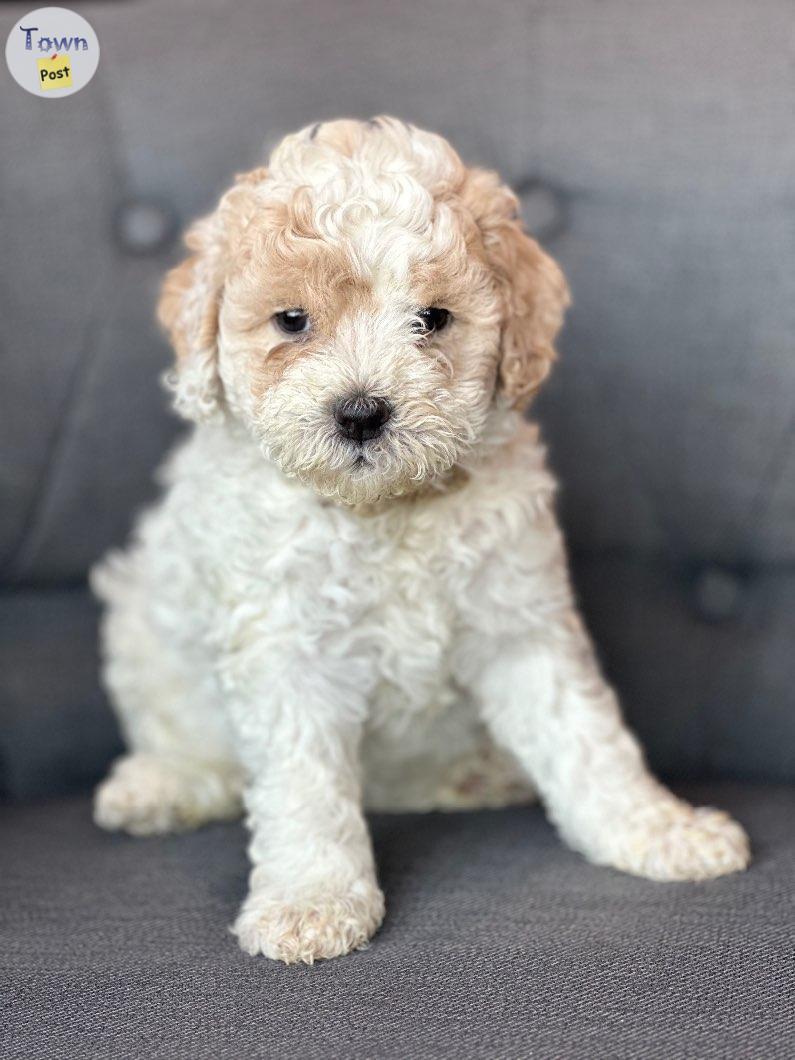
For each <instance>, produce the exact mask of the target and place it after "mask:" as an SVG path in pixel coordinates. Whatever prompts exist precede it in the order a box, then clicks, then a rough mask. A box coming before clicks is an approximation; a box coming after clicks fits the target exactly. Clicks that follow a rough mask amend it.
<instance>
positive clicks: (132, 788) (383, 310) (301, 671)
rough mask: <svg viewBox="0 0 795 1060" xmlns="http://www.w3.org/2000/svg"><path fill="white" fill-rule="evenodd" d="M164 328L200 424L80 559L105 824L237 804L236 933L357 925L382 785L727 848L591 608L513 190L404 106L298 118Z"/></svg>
mask: <svg viewBox="0 0 795 1060" xmlns="http://www.w3.org/2000/svg"><path fill="white" fill-rule="evenodd" d="M187 242H188V246H189V247H190V249H191V251H192V255H191V256H190V257H189V258H188V260H187V261H185V262H184V263H183V264H182V265H180V266H179V267H178V268H176V269H174V270H173V271H172V272H171V273H170V274H169V276H168V278H167V280H166V283H165V287H164V291H163V295H162V301H161V305H160V317H161V320H162V322H163V323H164V325H165V326H166V328H167V329H168V330H169V332H170V335H171V338H172V340H173V343H174V346H175V348H176V353H177V365H176V370H175V372H174V375H173V380H172V385H173V388H174V391H175V395H176V397H175V405H176V408H177V409H178V411H179V412H181V413H182V414H183V415H184V416H186V417H188V418H190V419H192V420H194V421H196V424H197V425H196V427H195V429H194V430H193V433H192V434H191V435H190V437H189V438H188V439H187V441H185V442H184V443H183V444H182V445H181V446H180V447H179V448H178V450H177V451H176V452H175V453H174V454H173V455H172V457H171V458H170V459H169V461H168V463H167V465H166V468H165V471H164V474H163V481H164V483H165V484H166V487H167V489H166V491H165V495H164V497H163V499H162V500H161V502H160V503H159V504H158V505H157V507H156V508H155V509H154V510H152V511H150V512H149V513H148V514H146V515H145V517H144V518H143V519H142V520H141V522H140V524H139V526H138V529H137V533H136V535H135V539H134V542H133V544H132V546H131V548H130V549H129V551H128V552H126V553H125V554H124V555H114V556H111V557H110V558H109V559H108V560H107V561H106V562H105V563H104V564H103V565H102V566H101V567H100V568H99V569H98V570H97V571H96V572H95V575H94V579H93V582H94V585H95V587H96V590H97V592H98V593H99V595H100V596H101V597H102V598H103V599H104V601H105V602H106V604H107V612H106V616H105V620H104V627H103V640H104V656H105V680H106V683H107V687H108V689H109V691H110V694H111V696H112V699H113V701H114V703H115V706H116V709H117V711H118V714H119V718H120V721H121V725H122V727H123V730H124V735H125V737H126V740H127V744H128V746H129V753H128V754H127V755H125V756H124V757H123V758H122V759H121V760H120V761H118V762H117V763H116V764H115V766H114V767H113V770H112V772H111V773H110V775H109V777H108V778H107V779H106V780H105V781H104V783H103V784H102V785H101V786H100V788H99V790H98V791H97V795H96V809H95V812H96V819H97V821H98V822H99V824H100V825H102V826H103V827H106V828H124V829H126V830H128V831H129V832H132V833H134V834H136V835H144V834H151V833H162V832H168V831H172V830H177V829H184V828H192V827H195V826H197V825H200V824H202V823H203V822H206V821H212V820H218V819H221V818H229V817H232V816H234V815H236V814H238V813H239V812H240V811H241V808H242V807H243V806H244V807H245V810H246V813H247V820H248V826H249V828H250V829H251V846H250V855H251V861H252V863H253V870H252V873H251V881H250V892H249V895H248V897H247V898H246V900H245V902H244V904H243V907H242V911H241V913H240V915H239V917H238V920H237V923H236V925H235V931H236V933H237V936H238V938H239V940H240V944H241V945H242V947H243V948H244V949H245V950H247V951H248V952H249V953H252V954H254V953H264V954H266V955H267V956H269V957H275V958H279V959H281V960H283V961H307V962H311V961H313V960H314V959H316V958H320V957H333V956H336V955H338V954H344V953H347V952H349V951H350V950H353V949H355V948H357V947H361V946H363V945H364V944H365V943H366V942H367V940H368V939H369V938H370V937H371V936H372V935H373V933H374V932H375V931H376V929H377V928H378V925H379V924H380V922H381V919H382V917H383V913H384V899H383V895H382V893H381V891H380V889H379V886H378V881H377V879H376V871H375V866H374V864H373V855H372V850H371V844H370V839H369V836H368V830H367V824H366V822H365V818H364V815H363V806H367V807H369V808H374V809H381V810H384V809H401V810H405V809H431V808H445V809H452V808H459V807H472V806H497V805H503V804H506V803H509V802H515V801H522V800H526V799H528V798H529V797H531V795H532V790H531V788H530V784H531V783H532V785H533V787H534V788H536V789H537V790H538V791H539V792H540V795H541V797H542V798H543V800H544V803H545V804H546V807H547V809H548V811H549V814H550V817H551V818H552V820H553V821H554V823H555V824H556V825H557V827H558V828H559V830H560V832H561V834H562V835H563V837H564V839H565V840H566V841H567V842H568V843H570V844H571V845H572V846H573V847H574V848H576V849H577V850H579V851H581V852H582V853H583V854H584V855H585V856H586V857H587V858H589V859H591V860H592V861H594V862H597V863H599V864H602V865H612V866H614V867H615V868H618V869H623V870H624V871H626V872H632V873H636V874H638V875H641V876H648V877H650V878H651V879H655V880H697V879H704V878H707V877H710V876H719V875H721V874H723V873H728V872H733V871H735V870H737V869H742V868H743V867H744V866H745V865H746V864H747V862H748V857H749V854H748V843H747V839H746V837H745V835H744V833H743V831H742V829H741V828H740V827H739V826H738V825H737V824H735V823H734V822H733V821H732V820H731V819H730V818H729V817H727V816H726V815H725V814H723V813H720V812H718V811H715V810H709V809H693V808H692V807H690V806H688V805H687V804H686V803H684V802H682V801H680V800H679V799H678V798H675V797H674V796H673V795H672V794H671V793H670V792H668V791H667V790H666V789H665V788H664V787H662V786H661V785H660V784H659V783H658V781H656V780H655V779H654V777H652V776H651V775H650V773H649V771H648V769H647V768H646V765H645V764H644V759H643V755H642V753H641V751H640V748H639V747H638V744H637V743H636V741H635V739H634V738H633V737H632V736H631V735H630V733H629V732H628V731H627V729H626V728H625V727H624V724H623V722H622V719H621V714H620V711H619V707H618V704H617V702H616V698H615V695H614V693H613V692H612V690H611V689H610V688H609V687H608V685H607V684H606V683H605V680H604V678H603V677H602V675H601V673H600V671H599V666H598V664H597V661H596V659H595V657H594V653H593V650H592V647H591V644H590V642H589V639H588V636H587V633H586V632H585V630H584V629H583V625H582V622H581V620H580V618H579V616H578V613H577V608H576V604H575V601H574V598H573V595H572V590H571V587H570V584H569V578H568V574H567V564H566V554H565V549H564V544H563V541H562V539H561V534H560V531H559V530H558V527H557V525H556V522H555V515H554V510H553V499H554V492H555V483H554V480H553V478H552V476H551V475H550V474H549V472H548V471H547V470H546V469H545V467H544V453H543V449H542V448H541V447H540V445H539V442H538V437H537V432H536V430H535V429H534V428H533V427H531V426H529V425H528V424H527V423H526V422H525V421H524V420H523V419H522V417H521V415H520V411H519V410H521V408H522V407H523V406H524V405H525V404H526V403H527V401H528V399H529V398H530V396H531V395H532V394H533V393H534V392H535V390H536V389H537V387H538V386H539V385H540V383H541V382H542V381H543V379H544V377H545V376H546V375H547V372H548V371H549V368H550V365H551V363H552V361H553V359H554V356H555V352H554V348H553V342H554V340H555V336H556V334H557V332H558V330H559V328H560V325H561V320H562V316H563V312H564V309H565V307H566V305H567V302H568V292H567V287H566V283H565V281H564V278H563V275H562V274H561V272H560V270H559V268H558V267H557V265H555V263H554V262H553V261H552V260H551V259H550V258H549V257H548V256H547V255H546V254H545V253H544V252H543V251H542V250H541V249H540V248H539V246H538V245H537V244H536V243H535V242H534V241H533V240H532V239H530V238H529V237H528V236H527V235H526V234H525V233H524V232H523V231H522V228H521V225H520V222H519V220H518V219H517V200H516V198H515V197H514V195H513V194H512V193H511V192H510V191H509V190H508V189H507V188H506V187H504V186H503V185H502V184H501V183H500V182H499V180H498V178H497V177H496V176H495V175H494V174H493V173H489V172H485V171H483V170H479V169H469V168H466V167H465V166H464V165H463V164H462V162H461V160H460V159H459V157H458V156H457V155H456V153H455V152H454V151H453V150H452V148H451V147H450V146H449V145H448V144H447V143H446V142H445V141H444V140H442V139H441V138H440V137H438V136H435V135H432V134H431V133H427V132H423V131H421V130H419V129H416V128H413V127H411V126H408V125H405V124H403V123H401V122H399V121H395V120H394V119H389V118H380V119H375V120H373V121H371V122H356V121H338V122H330V123H326V124H322V125H318V126H314V127H313V128H311V129H305V130H303V131H302V132H299V133H297V134H296V135H294V136H289V137H287V139H286V140H284V142H283V143H282V144H281V145H280V146H279V147H278V148H277V150H276V151H275V152H274V154H273V157H272V158H271V160H270V164H269V166H268V168H267V169H264V168H263V169H258V170H255V171H253V172H251V173H248V174H246V175H244V176H242V177H241V178H239V179H238V181H237V183H236V184H235V185H234V187H232V189H231V190H230V191H228V192H227V193H226V195H224V197H223V198H222V200H221V202H220V204H219V206H218V208H217V210H216V211H215V213H213V214H212V215H211V216H210V217H207V218H205V219H204V220H202V221H199V222H198V223H197V224H196V225H194V227H193V228H192V229H191V230H190V232H189V235H188V237H187Z"/></svg>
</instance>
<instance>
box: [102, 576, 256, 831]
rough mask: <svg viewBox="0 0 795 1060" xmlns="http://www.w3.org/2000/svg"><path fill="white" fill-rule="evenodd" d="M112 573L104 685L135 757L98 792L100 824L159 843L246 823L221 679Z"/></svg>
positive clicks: (106, 589) (125, 759) (117, 767)
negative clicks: (212, 824) (219, 823)
mask: <svg viewBox="0 0 795 1060" xmlns="http://www.w3.org/2000/svg"><path fill="white" fill-rule="evenodd" d="M124 573H127V572H126V571H125V572H124ZM111 574H113V575H115V576H114V577H108V576H107V574H106V573H105V572H103V571H102V569H100V573H99V576H95V578H94V579H93V583H94V585H95V588H96V589H97V591H98V593H99V594H100V595H101V596H103V597H104V598H105V600H106V602H107V604H108V605H109V606H108V609H107V611H106V613H105V615H104V618H103V622H102V629H101V640H102V648H103V657H104V665H103V679H104V684H105V687H106V689H107V691H108V695H109V697H110V700H111V703H112V704H113V707H114V710H115V713H116V715H117V717H118V719H119V723H120V726H121V729H122V733H123V735H124V739H125V743H126V745H127V749H128V752H129V753H128V754H126V755H124V756H122V757H121V758H120V759H118V760H117V761H116V762H115V763H114V765H113V766H112V768H111V770H110V772H109V774H108V776H107V777H106V779H105V780H104V781H103V782H102V783H101V784H100V785H99V787H98V788H97V791H96V795H95V799H94V818H95V820H96V822H97V824H99V825H101V826H102V827H103V828H108V829H123V830H125V831H128V832H131V833H132V834H134V835H154V834H162V833H166V832H172V831H183V830H185V829H189V828H195V827H198V826H199V825H201V824H204V823H206V822H209V821H216V820H225V819H229V818H233V817H236V816H239V815H240V813H241V812H242V795H241V791H242V773H241V769H240V767H239V765H238V763H237V760H236V756H235V754H234V751H233V747H232V744H231V740H230V736H229V733H228V732H227V724H226V718H225V714H224V711H223V709H222V705H221V700H220V692H219V689H218V687H217V683H216V680H215V677H214V675H213V673H212V672H211V670H210V668H209V666H208V665H207V664H206V662H205V660H204V659H203V658H202V657H201V656H198V655H193V656H190V657H189V653H188V652H187V650H186V648H184V647H183V646H181V645H180V644H179V643H178V642H177V638H176V636H174V635H172V636H167V635H158V633H156V632H155V629H154V627H153V623H152V619H151V611H150V608H151V606H152V601H151V599H150V598H149V596H148V594H145V593H144V592H142V591H140V590H139V589H138V588H137V586H136V585H135V582H134V581H133V580H132V579H124V580H122V579H121V578H119V577H118V573H117V572H114V571H111Z"/></svg>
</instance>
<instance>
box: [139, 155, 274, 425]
mask: <svg viewBox="0 0 795 1060" xmlns="http://www.w3.org/2000/svg"><path fill="white" fill-rule="evenodd" d="M266 176H267V174H266V171H265V170H264V169H256V170H253V171H252V172H251V173H245V174H243V175H241V176H239V177H238V178H237V182H236V184H235V185H234V186H233V187H232V188H231V189H230V190H229V191H228V192H227V193H226V194H225V195H224V196H223V198H222V199H221V201H220V203H219V205H218V208H217V209H216V211H215V212H214V213H212V214H210V215H209V216H208V217H204V218H202V219H201V220H200V221H196V222H195V223H194V224H193V225H191V227H190V228H189V229H188V231H187V233H186V235H185V243H186V245H187V247H188V249H189V250H190V251H192V254H191V255H190V257H188V258H187V259H186V260H185V261H183V262H182V263H181V264H180V265H177V266H176V268H173V269H172V270H171V271H170V272H169V273H168V274H167V275H166V278H165V280H164V281H163V287H162V289H161V292H160V301H159V303H158V307H157V316H158V320H159V321H160V323H161V324H162V325H163V327H164V328H165V329H166V331H167V332H168V335H169V337H170V339H171V342H172V344H173V346H174V350H175V352H176V365H175V367H174V369H173V371H172V372H170V373H169V375H168V378H167V381H168V384H169V386H170V387H171V389H172V390H173V391H174V408H175V409H176V410H177V412H179V413H180V414H181V415H183V416H185V417H186V419H191V420H196V421H202V420H207V419H210V418H211V417H213V416H215V415H217V414H218V413H219V412H220V411H221V409H222V408H223V386H222V384H221V379H220V376H219V374H218V312H219V308H220V304H221V297H222V294H223V287H224V281H225V279H226V273H227V270H228V268H229V259H230V248H231V246H232V245H233V243H234V241H235V240H236V239H239V236H240V234H241V232H242V230H243V229H244V228H245V226H246V224H247V223H248V220H249V219H250V217H251V215H252V213H253V209H254V208H255V199H254V196H253V194H252V188H253V186H255V185H256V184H258V183H260V182H261V181H263V180H264V179H265V177H266Z"/></svg>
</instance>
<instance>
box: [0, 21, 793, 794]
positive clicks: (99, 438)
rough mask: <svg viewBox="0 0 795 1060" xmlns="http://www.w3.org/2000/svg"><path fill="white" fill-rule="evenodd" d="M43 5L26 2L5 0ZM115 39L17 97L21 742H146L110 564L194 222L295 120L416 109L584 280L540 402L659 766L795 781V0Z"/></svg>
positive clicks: (607, 639)
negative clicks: (108, 608) (126, 735)
mask: <svg viewBox="0 0 795 1060" xmlns="http://www.w3.org/2000/svg"><path fill="white" fill-rule="evenodd" d="M25 10H27V8H26V7H24V6H22V7H20V6H19V5H13V4H12V5H4V6H3V8H2V14H3V16H4V24H6V23H8V24H9V25H10V23H11V20H12V19H13V18H16V17H17V16H19V15H21V14H22V13H24V11H25ZM81 11H84V13H85V14H86V17H88V18H89V20H90V21H91V22H92V24H93V25H94V28H95V29H96V31H97V33H98V36H99V40H100V43H101V47H102V60H101V63H100V67H99V71H98V74H97V76H96V78H95V79H94V81H93V82H92V83H91V85H90V86H89V87H88V88H87V89H85V90H84V91H82V92H81V93H79V94H78V95H76V96H73V97H70V98H69V99H67V100H63V101H59V102H57V103H50V102H44V101H41V100H35V99H33V98H32V97H30V96H28V95H27V94H26V93H24V92H22V91H21V90H17V89H16V87H15V86H13V84H12V83H11V81H10V78H8V77H7V76H6V74H5V73H3V76H4V77H6V81H5V82H4V84H3V91H2V97H1V102H0V106H1V107H2V131H3V146H4V149H3V151H2V156H1V157H0V165H1V166H2V190H3V198H4V201H5V203H6V204H7V205H8V206H9V207H10V208H9V209H7V210H6V217H5V225H4V235H3V247H4V267H3V272H2V280H3V283H2V293H1V294H0V297H2V312H3V322H4V328H3V333H2V338H0V345H1V346H2V363H3V368H2V382H3V385H2V392H1V393H0V408H1V409H2V415H1V416H0V446H1V451H2V462H1V463H0V489H1V490H2V504H1V505H0V557H2V568H1V569H2V580H3V584H4V586H5V591H4V593H3V595H2V598H0V624H1V625H2V636H0V662H1V663H2V664H3V665H2V673H1V674H0V730H1V731H2V733H3V735H2V736H0V756H1V757H0V769H2V776H3V782H4V784H5V787H6V790H7V792H8V794H10V795H14V796H17V797H22V796H24V795H28V794H34V793H37V792H43V791H51V792H54V791H58V790H63V789H65V788H68V787H75V786H82V785H85V783H87V782H88V781H89V780H90V779H92V778H93V777H94V776H95V775H96V774H97V773H98V772H99V771H100V770H101V768H102V766H103V764H104V762H105V760H106V759H107V757H108V756H109V755H110V754H111V753H112V751H113V748H114V746H115V742H116V739H117V737H116V735H115V729H114V727H113V723H112V722H111V720H110V716H109V714H108V713H107V711H106V709H105V707H104V705H103V702H102V699H101V696H100V693H99V692H98V689H97V687H96V680H95V665H94V656H93V636H94V622H95V614H94V610H93V607H92V605H91V604H90V602H89V601H88V599H87V597H86V595H85V591H84V589H83V588H82V587H83V584H84V579H85V574H86V569H87V567H88V565H89V564H90V563H91V562H92V561H93V560H94V559H95V558H96V557H97V556H99V555H100V554H101V553H102V552H103V551H104V550H105V549H106V548H107V547H108V546H109V545H112V544H115V543H118V542H120V541H122V540H123V539H124V537H125V534H126V533H127V531H128V528H129V525H130V520H131V515H132V513H133V512H134V511H135V510H136V509H137V508H138V507H139V506H140V505H141V504H142V503H143V502H145V501H147V500H148V499H150V498H151V497H152V496H153V487H152V471H153V468H154V467H155V465H156V464H157V462H158V460H159V458H160V456H161V454H162V453H163V451H164V449H165V448H166V446H167V445H168V444H169V442H170V441H171V440H172V439H173V437H174V436H175V434H176V431H177V429H178V425H177V424H176V421H175V420H173V419H172V418H171V416H170V415H169V413H168V412H167V410H166V403H165V399H164V397H163V395H162V394H161V391H160V389H159V388H158V385H157V376H158V374H159V372H160V371H161V370H162V368H163V367H164V366H165V364H166V363H167V361H168V351H167V349H166V347H165V345H164V342H163V339H162V338H161V337H160V336H159V334H158V333H157V331H156V328H155V326H154V324H153V303H154V299H155V293H156V289H157V285H158V282H159V280H160V277H161V276H162V273H163V271H164V269H165V268H166V266H167V265H168V264H169V263H170V262H172V261H173V260H175V257H176V255H177V254H178V253H179V251H178V247H177V242H176V239H175V235H176V232H177V230H178V229H179V228H180V226H182V225H183V224H184V222H185V221H187V220H188V219H189V218H191V217H193V216H194V215H196V214H198V213H201V212H202V211H206V210H207V209H208V208H209V207H211V206H212V204H213V202H214V200H215V198H216V196H217V195H218V193H219V192H220V191H221V190H222V189H223V188H224V186H225V185H226V184H227V183H228V182H229V180H230V177H231V176H232V174H233V173H234V172H236V171H238V170H240V169H242V168H245V167H247V166H249V165H251V164H253V163H255V162H256V161H257V160H258V159H259V158H260V157H261V155H262V151H263V144H265V143H272V142H273V141H275V140H276V139H277V138H278V137H279V136H280V135H281V134H282V133H284V132H286V131H288V130H291V129H293V128H295V127H298V126H301V125H303V124H306V123H308V122H310V121H312V120H315V119H318V118H321V119H322V118H328V117H333V116H338V115H340V114H352V115H359V116H368V115H370V114H373V113H379V112H394V113H398V114H399V115H401V116H403V117H405V118H407V119H409V120H411V121H414V122H417V123H419V124H421V125H424V126H427V127H430V128H433V129H437V130H439V131H440V132H442V133H444V134H445V135H447V136H448V137H449V138H450V139H451V140H452V141H453V142H454V143H455V144H456V145H457V147H458V148H459V149H460V151H461V153H462V154H463V155H464V157H465V158H467V159H470V160H472V161H476V162H480V163H485V164H488V165H492V166H495V167H497V168H498V169H500V170H501V171H502V173H503V174H504V175H505V177H506V178H507V179H508V180H509V181H511V182H512V183H513V184H514V185H515V186H516V187H518V188H519V189H520V190H521V191H522V195H523V202H524V207H525V214H526V218H527V222H528V224H529V226H530V227H531V228H532V229H533V230H534V231H536V232H538V233H539V234H540V236H541V237H542V238H543V239H545V240H546V241H547V245H548V246H549V248H550V249H551V251H552V252H553V253H554V254H555V255H556V256H557V257H558V258H559V259H560V260H561V262H562V263H563V265H564V267H565V269H566V270H567V272H568V274H569V276H570V279H571V284H572V288H573V292H574V300H575V304H574V309H573V310H572V313H571V316H570V320H569V323H568V326H567V329H566V332H565V336H564V340H563V358H562V361H561V363H560V365H559V367H558V369H557V371H556V373H555V376H554V379H553V381H552V383H551V384H550V386H549V388H548V390H547V391H546V393H545V394H544V395H543V397H542V398H541V400H540V401H539V403H538V406H537V409H536V412H537V415H538V416H539V418H540V419H541V421H542V424H543V428H544V431H545V434H546V437H547V439H548V441H549V447H550V452H551V461H552V464H553V466H554V467H555V469H556V470H557V471H558V472H559V474H560V477H561V479H562V482H563V488H562V492H561V498H560V505H561V513H562V517H563V520H564V523H565V526H566V529H567V532H568V534H569V538H570V541H571V543H572V550H573V554H574V559H575V569H576V576H577V584H578V588H579V591H580V594H581V597H582V600H583V605H584V608H585V610H586V612H587V615H588V618H589V621H590V623H591V626H592V628H593V630H594V632H595V636H596V639H597V642H598V644H599V647H600V649H601V652H602V654H603V656H604V660H605V663H606V666H607V669H608V671H609V673H610V675H611V677H612V678H613V680H614V681H615V682H616V684H617V685H618V687H619V689H620V691H621V692H622V693H623V696H624V700H625V703H626V709H627V712H628V714H629V716H630V718H631V720H632V723H633V724H634V726H635V727H636V728H637V729H638V730H639V732H640V733H641V735H642V736H643V738H644V739H645V740H646V742H647V744H648V746H649V748H650V754H651V757H652V760H653V762H654V764H655V765H656V766H657V767H658V768H660V769H662V770H664V771H666V772H669V773H673V774H678V775H693V776H698V775H706V774H724V775H728V776H733V777H759V778H771V779H792V778H793V776H795V720H793V719H795V710H794V709H793V708H794V707H795V702H794V701H793V695H794V694H793V689H794V688H795V653H793V651H792V644H793V634H794V633H795V628H794V622H795V620H794V619H793V614H794V613H795V608H794V607H793V598H794V597H795V573H794V572H795V534H793V519H794V518H795V445H793V438H794V437H795V398H794V395H795V357H793V338H792V336H793V334H794V333H795V298H793V297H792V274H793V266H795V227H793V225H792V218H791V193H792V191H791V190H792V186H793V179H794V178H795V138H793V136H792V124H791V122H792V111H791V98H792V91H793V85H794V83H795V72H794V71H795V66H793V55H792V48H791V44H792V35H791V18H792V12H791V9H790V6H789V4H788V3H786V2H785V0H756V2H753V3H752V2H751V0H744V2H740V0H720V2H718V0H705V2H701V3H697V4H693V3H691V2H690V0H671V2H669V3H666V4H656V5H651V4H638V3H635V2H633V0H603V2H600V3H593V2H588V0H554V2H553V0H537V2H527V0H494V2H493V3H489V4H461V3H456V2H455V0H443V2H436V3H432V4H428V3H425V2H419V0H404V2H403V3H400V4H397V3H386V2H382V0H376V2H365V0H344V2H338V3H334V4H330V3H328V2H327V0H268V2H267V3H262V2H258V0H243V2H241V3H236V4H235V5H234V7H232V6H231V5H218V4H211V3H209V2H207V0H202V2H199V3H196V2H191V3H189V2H188V0H171V2H170V3H169V4H168V5H155V4H154V3H143V2H129V3H123V4H122V3H119V4H115V3H114V4H110V3H97V4H87V5H83V6H81Z"/></svg>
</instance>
